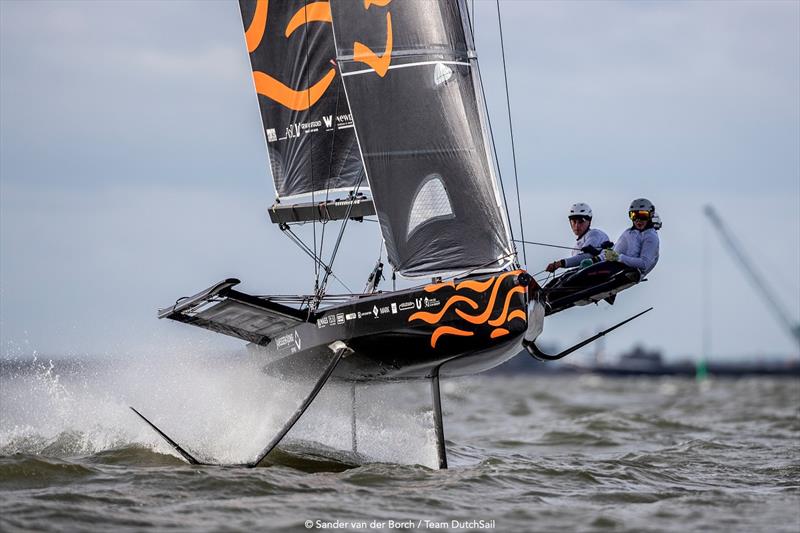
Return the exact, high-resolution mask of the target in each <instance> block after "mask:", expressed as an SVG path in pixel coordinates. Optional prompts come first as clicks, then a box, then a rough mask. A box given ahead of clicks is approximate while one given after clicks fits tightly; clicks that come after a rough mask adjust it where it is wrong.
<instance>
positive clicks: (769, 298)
mask: <svg viewBox="0 0 800 533" xmlns="http://www.w3.org/2000/svg"><path fill="white" fill-rule="evenodd" d="M703 212H704V213H705V215H706V216H707V217H708V218H709V220H711V223H712V225H713V226H714V229H716V230H717V232H718V233H719V235H720V238H721V239H722V242H723V243H724V244H725V245H726V246H727V248H728V250H729V251H730V253H731V254H732V255H733V257H734V259H736V260H737V261H738V263H739V265H740V266H741V267H742V270H744V273H745V275H746V276H747V278H748V280H749V281H750V283H751V284H752V285H753V287H755V289H756V290H757V291H758V292H759V293H760V294H761V295H762V296H763V297H764V299H765V300H766V302H767V305H768V306H769V308H770V309H772V312H773V314H774V315H775V317H776V318H777V319H778V321H779V322H780V323H781V324H782V325H783V327H784V328H786V330H787V331H788V332H789V335H791V336H792V338H794V340H795V342H797V344H798V345H800V324H795V323H793V322H792V321H791V319H790V318H789V313H788V312H787V311H786V309H784V308H783V306H782V305H781V303H780V302H779V301H778V299H777V298H776V297H775V294H774V293H773V292H772V290H771V289H770V288H769V287H768V286H767V284H766V283H765V282H764V278H763V276H761V275H760V274H759V273H758V272H757V271H756V269H755V267H754V266H753V264H752V263H751V262H750V259H749V258H748V257H747V256H746V255H745V254H744V252H743V251H742V248H741V247H740V246H739V243H738V242H737V241H736V239H735V238H734V237H733V235H731V234H730V233H729V232H728V228H726V227H725V224H723V222H722V219H721V218H720V217H719V215H717V212H716V211H715V210H714V208H713V207H712V206H710V205H707V206H705V207H704V208H703Z"/></svg>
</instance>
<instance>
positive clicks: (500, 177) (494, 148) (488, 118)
mask: <svg viewBox="0 0 800 533" xmlns="http://www.w3.org/2000/svg"><path fill="white" fill-rule="evenodd" d="M476 61H477V60H476ZM478 85H479V87H480V89H481V98H483V105H484V107H485V108H486V123H487V125H488V126H489V138H490V139H491V140H492V154H493V155H494V161H492V162H490V164H491V163H497V178H498V181H499V182H500V192H501V194H502V195H503V207H504V208H505V210H506V220H508V225H509V227H508V230H509V232H510V233H511V246H512V247H513V248H514V252H515V253H514V254H509V255H508V256H506V257H509V256H510V255H516V249H517V247H516V246H515V245H514V228H513V227H512V226H511V214H510V212H509V210H508V198H506V187H505V184H504V183H503V173H502V171H501V170H500V160H499V158H498V157H497V146H496V144H495V141H494V129H493V128H492V117H491V114H490V113H489V108H488V107H487V100H486V91H485V89H484V88H483V82H482V81H480V80H479V82H478Z"/></svg>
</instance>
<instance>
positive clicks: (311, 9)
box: [244, 0, 336, 111]
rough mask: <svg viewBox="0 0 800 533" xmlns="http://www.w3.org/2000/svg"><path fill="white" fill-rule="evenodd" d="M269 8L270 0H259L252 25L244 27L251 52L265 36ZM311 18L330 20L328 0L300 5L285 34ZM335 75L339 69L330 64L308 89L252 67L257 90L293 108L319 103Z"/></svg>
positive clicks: (289, 33) (304, 108)
mask: <svg viewBox="0 0 800 533" xmlns="http://www.w3.org/2000/svg"><path fill="white" fill-rule="evenodd" d="M268 11H269V2H268V0H257V2H256V10H255V14H254V15H253V20H252V21H251V22H250V26H248V28H247V29H246V30H245V32H244V36H245V41H247V51H248V52H250V53H251V54H252V53H253V52H255V51H256V50H257V49H258V47H259V46H261V41H262V39H263V38H264V32H265V30H266V27H267V14H268ZM311 22H327V23H330V22H331V5H330V3H329V2H313V3H311V4H308V5H305V6H303V7H301V8H300V9H299V10H298V11H297V12H296V13H295V14H294V15H293V16H292V18H291V20H289V23H288V24H287V26H286V31H285V32H284V34H285V36H286V38H287V39H288V38H289V36H290V35H291V34H292V33H293V32H294V31H295V30H296V29H297V28H299V27H300V26H302V25H304V24H308V23H311ZM335 77H336V69H334V68H331V69H329V70H328V72H327V73H325V75H324V76H323V77H322V78H321V79H320V80H318V81H317V82H316V83H314V84H313V85H311V86H310V87H309V88H307V89H301V90H297V89H293V88H291V87H289V86H288V85H286V84H284V83H283V82H281V81H279V80H278V79H276V78H275V77H273V76H271V75H270V74H267V73H266V72H261V71H257V70H255V71H253V82H254V83H255V86H256V92H257V93H258V94H260V95H262V96H266V97H267V98H269V99H270V100H273V101H275V102H277V103H279V104H281V105H282V106H284V107H288V108H289V109H291V110H293V111H305V110H306V109H308V108H309V107H311V106H312V105H314V104H316V103H317V101H319V99H320V98H322V95H323V94H325V91H327V90H328V87H330V85H331V83H333V79H334V78H335Z"/></svg>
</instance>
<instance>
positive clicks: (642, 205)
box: [628, 198, 656, 216]
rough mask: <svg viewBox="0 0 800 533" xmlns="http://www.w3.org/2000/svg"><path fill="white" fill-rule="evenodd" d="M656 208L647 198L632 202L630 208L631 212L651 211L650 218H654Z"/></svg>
mask: <svg viewBox="0 0 800 533" xmlns="http://www.w3.org/2000/svg"><path fill="white" fill-rule="evenodd" d="M655 210H656V206H654V205H653V202H651V201H650V200H648V199H647V198H637V199H636V200H634V201H632V202H631V206H630V207H629V208H628V211H629V212H632V211H649V212H650V216H653V213H655Z"/></svg>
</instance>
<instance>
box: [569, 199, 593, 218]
mask: <svg viewBox="0 0 800 533" xmlns="http://www.w3.org/2000/svg"><path fill="white" fill-rule="evenodd" d="M569 216H571V217H586V218H592V208H591V207H589V204H584V203H583V202H578V203H577V204H572V207H570V208H569Z"/></svg>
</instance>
